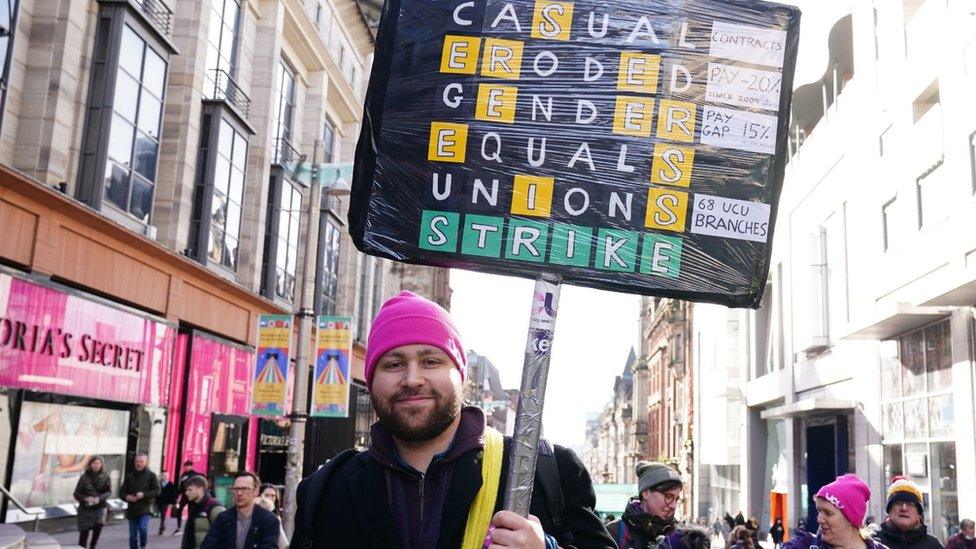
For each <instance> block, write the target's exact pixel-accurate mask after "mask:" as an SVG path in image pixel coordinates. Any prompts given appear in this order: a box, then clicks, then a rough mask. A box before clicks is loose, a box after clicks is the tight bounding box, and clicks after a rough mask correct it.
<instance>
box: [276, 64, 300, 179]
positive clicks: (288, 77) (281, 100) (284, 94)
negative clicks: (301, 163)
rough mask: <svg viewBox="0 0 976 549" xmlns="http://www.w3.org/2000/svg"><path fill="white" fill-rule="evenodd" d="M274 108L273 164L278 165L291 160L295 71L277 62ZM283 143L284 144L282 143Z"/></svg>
mask: <svg viewBox="0 0 976 549" xmlns="http://www.w3.org/2000/svg"><path fill="white" fill-rule="evenodd" d="M273 101H274V107H273V109H274V110H273V111H272V125H273V127H274V134H273V135H274V137H273V138H274V143H273V144H272V145H273V146H274V148H275V153H276V154H275V162H276V163H278V164H280V163H282V162H288V161H291V160H292V159H291V158H289V157H288V155H289V154H290V152H289V151H288V150H287V149H289V148H290V147H291V138H292V135H291V133H292V122H293V118H294V112H295V71H293V70H292V69H291V67H289V66H288V64H287V63H285V61H284V60H278V68H277V70H276V71H275V87H274V99H273ZM282 142H284V143H282Z"/></svg>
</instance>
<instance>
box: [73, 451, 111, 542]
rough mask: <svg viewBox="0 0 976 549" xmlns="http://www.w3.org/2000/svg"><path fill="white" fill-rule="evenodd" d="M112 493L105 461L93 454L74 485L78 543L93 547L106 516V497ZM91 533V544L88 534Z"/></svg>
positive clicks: (100, 533)
mask: <svg viewBox="0 0 976 549" xmlns="http://www.w3.org/2000/svg"><path fill="white" fill-rule="evenodd" d="M111 495H112V481H111V479H109V476H108V473H106V472H105V461H104V460H103V459H102V458H101V456H94V457H93V458H91V460H90V461H89V462H88V466H87V467H85V472H84V473H82V475H81V478H79V479H78V485H77V486H75V500H77V501H78V532H79V534H78V545H80V546H82V547H86V548H90V549H94V547H95V546H96V545H98V537H99V536H101V535H102V527H103V526H105V522H106V519H107V517H108V504H107V502H108V498H109V496H111ZM89 534H91V545H89V544H88V543H89V542H88V535H89Z"/></svg>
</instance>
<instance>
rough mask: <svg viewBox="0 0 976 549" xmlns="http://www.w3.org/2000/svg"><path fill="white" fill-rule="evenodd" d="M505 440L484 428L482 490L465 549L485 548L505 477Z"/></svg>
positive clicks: (475, 503)
mask: <svg viewBox="0 0 976 549" xmlns="http://www.w3.org/2000/svg"><path fill="white" fill-rule="evenodd" d="M504 449H505V437H504V436H502V434H501V433H499V432H498V431H497V430H495V429H494V428H492V427H485V449H484V450H483V454H482V456H483V457H482V461H481V488H480V489H479V490H478V494H477V495H476V496H475V497H474V501H472V502H471V510H470V511H468V522H467V524H466V525H465V527H464V542H463V543H462V544H461V547H462V549H482V548H483V547H484V545H485V536H486V535H488V526H490V525H491V517H492V516H494V514H495V502H496V500H497V499H498V483H499V481H501V478H502V454H503V453H504Z"/></svg>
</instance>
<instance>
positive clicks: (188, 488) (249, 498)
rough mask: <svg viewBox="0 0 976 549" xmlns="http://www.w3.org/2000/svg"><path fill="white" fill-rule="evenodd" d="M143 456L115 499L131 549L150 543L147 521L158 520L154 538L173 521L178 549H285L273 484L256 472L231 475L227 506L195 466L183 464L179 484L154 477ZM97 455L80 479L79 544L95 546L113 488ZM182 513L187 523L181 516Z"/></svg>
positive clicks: (77, 496)
mask: <svg viewBox="0 0 976 549" xmlns="http://www.w3.org/2000/svg"><path fill="white" fill-rule="evenodd" d="M147 464H148V458H147V456H146V454H142V453H140V454H136V456H135V459H134V460H133V467H132V470H131V471H130V472H129V473H128V474H126V476H125V480H124V481H123V482H122V486H121V488H120V489H119V495H120V496H121V498H122V499H123V500H124V501H125V502H126V503H127V506H126V509H125V518H126V520H127V521H128V524H129V549H143V548H145V547H146V546H147V545H148V543H149V519H150V517H151V515H152V513H153V510H155V511H156V514H157V515H158V516H159V531H158V535H163V534H165V533H166V520H167V518H173V519H175V521H176V529H175V530H174V531H173V532H172V535H181V536H182V540H181V544H180V547H181V549H230V548H234V549H285V548H287V547H288V540H287V538H286V537H285V533H284V530H283V529H282V527H281V510H280V507H279V505H278V491H277V489H276V488H275V487H274V486H273V485H271V484H261V480H260V479H259V478H258V476H257V475H256V474H254V473H251V472H248V471H242V472H239V473H237V474H236V475H234V481H233V485H232V486H231V487H230V491H231V494H232V496H233V501H234V505H233V507H230V508H227V507H225V506H224V505H223V504H222V503H221V502H219V501H217V499H216V498H214V496H213V494H212V493H211V492H210V483H209V482H208V481H207V479H206V477H204V476H203V475H202V474H200V473H198V472H197V471H195V470H193V462H192V461H187V462H185V463H184V464H183V473H182V474H181V475H180V477H179V479H178V480H177V481H170V480H169V476H168V474H167V473H165V472H163V473H160V475H159V476H158V477H157V476H156V474H155V473H154V472H152V471H151V470H149V467H148V466H147ZM103 467H104V463H103V460H102V459H101V458H100V457H95V458H93V459H92V460H90V462H89V464H88V468H87V469H86V470H85V472H84V474H83V475H82V476H81V478H80V479H79V480H78V486H77V487H76V488H75V499H76V500H77V501H78V530H79V537H78V545H80V546H81V547H85V548H86V549H88V548H94V547H96V546H97V545H98V539H99V537H100V536H101V532H102V528H103V527H104V525H105V524H106V522H107V519H108V516H107V515H108V513H107V511H108V503H107V501H108V498H109V497H110V496H111V491H112V490H111V484H110V483H109V478H108V475H107V474H106V473H105V471H104V470H103ZM184 514H185V515H186V524H185V526H184V524H183V516H184Z"/></svg>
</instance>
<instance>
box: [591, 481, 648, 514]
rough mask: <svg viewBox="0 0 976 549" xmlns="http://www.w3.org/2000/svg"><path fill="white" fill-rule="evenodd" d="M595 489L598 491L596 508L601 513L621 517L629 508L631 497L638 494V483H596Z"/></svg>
mask: <svg viewBox="0 0 976 549" xmlns="http://www.w3.org/2000/svg"><path fill="white" fill-rule="evenodd" d="M593 491H594V492H596V508H595V509H594V510H595V511H596V512H597V514H599V515H603V516H606V515H613V516H615V517H617V518H620V515H621V514H622V513H623V512H624V509H626V508H627V502H628V501H629V500H630V498H631V497H633V496H636V495H637V485H636V484H594V485H593Z"/></svg>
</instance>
